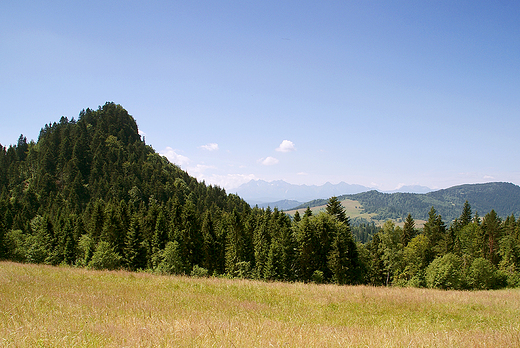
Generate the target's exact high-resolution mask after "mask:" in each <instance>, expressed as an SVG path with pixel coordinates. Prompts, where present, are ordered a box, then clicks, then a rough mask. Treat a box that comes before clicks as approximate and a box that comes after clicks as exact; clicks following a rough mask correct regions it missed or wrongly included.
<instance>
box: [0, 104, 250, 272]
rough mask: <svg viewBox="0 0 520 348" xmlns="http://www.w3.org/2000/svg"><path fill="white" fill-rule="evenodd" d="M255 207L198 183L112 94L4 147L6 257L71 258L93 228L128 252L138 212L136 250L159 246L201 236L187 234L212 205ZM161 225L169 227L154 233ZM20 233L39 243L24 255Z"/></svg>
mask: <svg viewBox="0 0 520 348" xmlns="http://www.w3.org/2000/svg"><path fill="white" fill-rule="evenodd" d="M248 209H250V208H249V205H248V204H247V203H246V202H245V201H243V200H242V199H240V198H239V197H238V196H236V195H227V194H226V192H225V191H224V190H223V189H221V188H219V187H216V186H208V185H206V184H205V183H203V182H202V183H201V182H197V180H196V179H194V178H193V177H190V176H189V175H188V174H187V173H186V172H185V171H183V170H181V169H180V168H179V167H177V166H176V165H174V164H171V163H169V162H168V160H167V159H166V158H164V157H162V156H160V155H159V154H157V153H156V152H155V151H154V150H153V148H152V147H150V146H148V145H146V144H145V143H144V141H143V140H142V139H141V137H140V135H139V133H138V128H137V124H136V122H135V120H134V118H133V117H132V116H130V115H129V114H128V112H127V111H126V110H125V109H124V108H122V107H121V106H120V105H116V104H114V103H106V104H105V105H104V106H103V107H99V109H98V110H91V109H86V110H83V111H81V113H80V115H79V118H78V120H77V121H76V120H74V119H72V120H68V119H67V118H65V117H62V118H61V120H60V121H59V122H58V123H56V122H55V123H52V124H48V125H45V127H44V128H42V130H41V132H40V135H39V138H38V141H37V142H36V143H35V142H34V141H31V142H27V139H26V138H25V137H23V136H20V138H19V140H18V144H16V145H12V146H9V147H8V148H7V147H4V146H0V258H2V255H3V256H4V257H8V258H10V259H15V260H16V259H19V260H27V258H28V259H29V260H27V261H33V262H46V263H52V264H56V263H61V262H66V263H73V262H76V259H77V256H78V255H77V253H78V251H79V250H80V249H81V248H80V240H81V238H80V237H81V236H82V235H87V236H89V237H90V241H89V243H91V244H92V248H91V249H89V250H92V249H93V246H94V245H96V244H97V243H98V241H101V240H103V241H107V242H108V243H109V244H110V245H112V246H113V247H114V248H115V250H116V251H117V252H118V253H119V254H120V255H123V254H124V253H125V251H124V249H125V248H127V247H128V243H129V241H128V240H127V239H128V238H131V237H132V236H130V237H129V236H128V233H127V232H128V231H130V230H132V228H131V225H132V223H133V222H132V221H134V220H135V221H138V222H139V229H140V230H139V231H137V232H136V231H135V230H134V231H133V232H132V233H138V235H137V236H134V237H135V238H136V240H135V241H134V242H135V243H138V244H139V245H138V246H137V247H136V250H137V249H140V248H141V246H142V245H141V244H142V243H143V242H144V243H145V244H146V243H148V246H147V248H148V249H149V250H148V251H147V252H149V253H152V252H153V250H152V249H153V248H160V249H162V248H163V247H164V243H165V242H166V241H167V240H171V239H173V235H174V234H176V233H178V234H182V233H186V234H188V236H185V237H186V238H184V239H185V240H187V241H188V242H193V243H199V242H198V241H196V242H194V241H193V240H191V239H190V238H192V237H193V236H190V235H189V234H190V232H193V233H195V232H194V231H197V232H196V233H198V234H199V233H200V232H199V231H200V226H201V224H202V223H203V217H204V216H208V214H209V215H211V214H213V215H214V216H218V217H221V216H223V214H231V213H232V212H233V211H236V212H238V213H241V212H243V211H245V210H248ZM135 226H137V225H135ZM135 226H134V227H135ZM158 226H160V229H158V228H157V227H158ZM172 226H175V227H172ZM13 231H14V232H13ZM42 231H43V232H42ZM156 231H160V233H162V234H163V235H159V236H155V237H156V238H157V240H155V241H154V240H153V238H154V234H155V232H156ZM8 232H9V233H10V237H9V238H7V237H6V235H7V233H8ZM39 232H42V235H39V234H38V233H39ZM16 233H19V234H20V236H18V237H20V238H18V237H17V236H16ZM27 236H30V237H31V238H40V237H41V238H42V240H41V241H38V242H35V241H28V240H27V238H26V237H27ZM4 237H5V238H4ZM17 238H18V239H17ZM16 240H18V241H23V243H29V244H30V245H31V248H32V247H34V248H35V249H36V250H32V251H31V250H29V251H28V250H24V252H23V253H24V255H21V254H20V255H18V254H17V253H19V252H21V251H20V250H21V249H23V248H22V247H23V245H22V246H21V245H13V243H15V242H16ZM33 242H34V243H33ZM9 243H10V244H9ZM153 243H155V245H152V244H153ZM15 244H16V243H15ZM29 244H27V245H29ZM89 248H90V247H89ZM134 251H135V250H134ZM89 252H90V251H89ZM145 254H146V253H145ZM134 257H136V256H135V255H134ZM149 257H150V254H148V256H143V257H142V258H141V260H140V261H139V260H137V259H136V260H135V262H133V261H132V260H130V261H129V268H144V267H146V262H147V259H149ZM190 257H191V259H190V261H193V262H200V261H201V260H200V255H192V256H190ZM31 258H32V260H31ZM88 258H89V256H88V255H87V256H86V259H87V261H88Z"/></svg>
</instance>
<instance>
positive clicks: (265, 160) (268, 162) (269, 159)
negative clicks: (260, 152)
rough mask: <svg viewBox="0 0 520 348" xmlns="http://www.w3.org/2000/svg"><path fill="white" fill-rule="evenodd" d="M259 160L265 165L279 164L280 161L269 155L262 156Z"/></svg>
mask: <svg viewBox="0 0 520 348" xmlns="http://www.w3.org/2000/svg"><path fill="white" fill-rule="evenodd" d="M258 162H260V163H262V164H263V165H264V166H272V165H275V164H277V163H278V162H279V161H278V159H276V158H274V157H271V156H269V157H266V158H260V159H259V160H258Z"/></svg>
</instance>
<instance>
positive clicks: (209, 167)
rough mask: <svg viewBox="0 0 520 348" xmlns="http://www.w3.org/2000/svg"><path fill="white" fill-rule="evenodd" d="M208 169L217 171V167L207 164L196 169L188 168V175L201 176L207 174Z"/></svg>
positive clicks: (199, 165) (197, 166)
mask: <svg viewBox="0 0 520 348" xmlns="http://www.w3.org/2000/svg"><path fill="white" fill-rule="evenodd" d="M208 169H217V167H215V166H208V165H206V164H197V165H196V166H195V167H188V169H187V171H188V173H190V174H192V175H193V176H195V177H196V176H197V174H201V173H203V172H205V171H206V170H208Z"/></svg>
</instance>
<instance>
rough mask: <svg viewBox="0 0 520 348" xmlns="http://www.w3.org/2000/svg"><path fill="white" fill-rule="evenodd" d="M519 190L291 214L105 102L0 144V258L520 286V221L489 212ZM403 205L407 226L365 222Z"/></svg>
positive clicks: (388, 197) (361, 198)
mask: <svg viewBox="0 0 520 348" xmlns="http://www.w3.org/2000/svg"><path fill="white" fill-rule="evenodd" d="M518 189H519V188H518V187H516V186H515V185H512V184H506V183H492V184H483V185H464V186H460V187H455V188H451V189H447V190H442V191H438V192H432V193H428V194H424V195H417V194H406V193H394V194H384V193H380V192H377V191H370V192H363V193H358V194H355V195H345V196H342V197H340V199H342V200H343V203H341V202H340V201H339V200H338V199H331V200H329V201H328V204H327V209H325V211H323V212H320V211H314V212H311V211H305V212H304V213H303V214H301V215H299V214H298V215H296V214H295V215H294V217H293V218H292V219H291V218H290V217H289V216H288V215H287V214H285V213H283V212H282V211H280V210H279V209H277V208H273V209H271V208H266V209H261V208H259V207H253V208H251V207H250V206H249V204H247V203H246V202H245V201H244V200H243V199H241V198H240V197H239V196H237V195H234V194H226V192H225V191H224V190H223V189H221V188H219V187H215V186H207V185H206V184H205V183H204V182H198V181H197V180H196V179H195V178H193V177H191V176H189V175H188V174H187V173H186V172H184V171H183V170H181V169H180V168H179V167H178V166H176V165H174V164H172V163H170V162H169V161H168V160H167V159H166V158H164V157H162V156H160V155H159V154H157V153H156V152H155V151H154V150H153V148H152V147H150V146H149V145H146V144H145V143H144V141H143V140H142V139H141V137H140V136H139V132H138V128H137V123H136V122H135V120H134V118H133V117H132V116H130V115H129V114H128V112H127V111H126V110H125V109H123V108H122V107H121V106H120V105H116V104H114V103H106V104H105V105H104V106H102V107H99V108H98V109H97V110H90V109H86V110H83V111H82V112H81V113H80V115H79V119H78V120H77V121H76V120H74V119H72V120H68V119H67V118H65V117H62V118H61V119H60V121H59V122H58V123H53V124H49V125H46V126H45V127H44V128H43V129H42V130H41V132H40V136H39V138H38V141H37V142H34V141H30V142H27V139H26V138H25V137H23V136H20V138H19V141H18V143H17V144H16V145H11V146H9V147H8V148H6V147H3V146H0V259H8V260H11V261H17V262H26V263H40V264H48V265H61V264H66V265H74V266H76V267H88V268H93V269H125V270H129V271H135V270H146V271H150V272H154V273H159V274H183V275H192V276H208V275H214V276H225V277H233V278H250V279H259V280H269V281H277V280H282V281H290V282H315V283H336V284H371V285H384V284H386V285H388V284H392V283H396V284H400V285H409V286H429V287H439V288H456V289H473V288H475V289H476V288H478V289H487V288H500V287H505V286H519V285H520V270H519V269H518V265H520V252H519V250H518V248H517V247H516V246H517V245H518V241H519V239H520V233H519V231H520V222H517V220H516V218H515V217H512V216H511V217H508V218H507V219H505V220H501V219H500V218H499V217H497V214H496V213H495V211H494V210H491V209H497V212H498V213H499V214H501V215H506V214H507V213H508V210H507V209H511V211H512V213H517V212H518V211H520V209H518V206H517V203H516V202H517V201H518V199H517V197H518ZM466 199H467V200H468V201H470V203H471V204H472V207H473V212H475V211H476V210H478V211H479V212H480V213H481V215H482V216H483V218H482V219H481V220H480V219H475V220H472V219H471V216H469V215H472V214H471V212H469V210H470V209H466V210H465V211H466V212H467V213H466V214H464V217H463V218H461V219H460V220H459V222H458V223H457V224H454V225H455V226H450V228H449V229H446V226H445V225H444V223H443V219H444V221H446V222H449V220H448V219H450V218H451V217H452V216H453V217H454V216H459V214H461V212H462V211H463V209H462V204H463V202H465V200H466ZM314 203H316V204H317V205H318V204H319V203H320V201H317V202H314ZM321 204H323V202H322V201H321ZM342 204H343V205H342ZM432 205H433V206H434V207H435V208H436V209H437V212H438V213H440V214H442V215H443V216H442V218H441V216H439V215H438V213H437V212H431V214H429V216H428V222H426V223H424V229H423V230H422V231H419V230H418V229H417V228H416V227H418V226H419V220H420V219H421V218H423V216H424V215H425V214H426V213H427V212H428V210H429V209H430V208H431V206H432ZM345 208H346V209H345ZM488 208H489V209H488ZM318 210H319V209H318ZM488 210H491V211H489V212H488ZM346 213H348V214H349V215H351V218H352V219H351V220H350V222H349V220H348V219H347V217H346ZM351 213H353V214H351ZM408 213H412V215H413V217H410V218H409V219H407V223H406V224H404V225H403V227H402V228H401V226H397V225H394V224H393V223H392V222H390V221H388V222H387V223H385V224H384V226H383V228H382V229H378V228H377V227H376V225H375V224H373V223H367V220H368V219H379V220H380V221H383V220H384V219H387V218H396V217H397V218H404V217H405V216H406V215H407V214H408ZM450 214H451V215H450ZM453 214H456V215H453ZM353 215H355V216H353ZM484 215H485V216H484ZM460 216H462V215H460ZM356 219H357V221H355V220H356ZM414 219H417V222H418V223H417V224H415V221H414ZM354 236H355V237H354ZM372 236H373V238H371V237H372ZM356 239H357V241H359V242H361V243H357V241H356ZM398 258H399V259H398ZM389 260H390V261H391V262H390V261H389ZM463 260H464V263H462V261H463ZM443 264H444V265H446V264H448V266H449V267H454V269H456V270H458V272H459V273H458V274H456V275H455V277H456V279H455V280H454V279H445V280H443V281H437V280H436V279H437V277H438V276H439V275H442V270H443V269H444V268H443V267H444V266H442V265H443ZM430 266H432V267H430ZM463 266H464V268H463ZM481 269H484V270H485V273H480V270H481ZM477 271H478V272H477Z"/></svg>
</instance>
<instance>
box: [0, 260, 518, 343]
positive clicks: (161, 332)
mask: <svg viewBox="0 0 520 348" xmlns="http://www.w3.org/2000/svg"><path fill="white" fill-rule="evenodd" d="M0 296H1V300H0V347H35V346H37V347H57V346H66V347H123V346H124V347H138V346H139V347H172V346H175V347H269V346H274V347H349V346H351V347H366V346H369V347H407V346H410V347H412V346H413V347H417V346H419V347H453V346H464V347H470V346H471V347H518V346H520V319H519V318H520V290H519V289H506V290H498V291H475V292H468V291H465V292H464V291H440V290H429V289H417V288H384V287H380V288H376V287H369V286H336V285H315V284H303V283H266V282H258V281H250V280H232V279H218V278H189V277H173V276H158V275H153V274H148V273H131V272H125V271H111V272H108V271H106V272H103V271H91V270H87V269H83V268H71V267H51V266H45V265H28V264H16V263H11V262H0Z"/></svg>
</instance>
